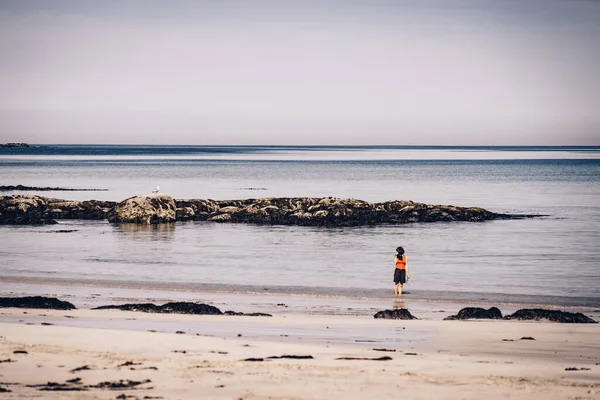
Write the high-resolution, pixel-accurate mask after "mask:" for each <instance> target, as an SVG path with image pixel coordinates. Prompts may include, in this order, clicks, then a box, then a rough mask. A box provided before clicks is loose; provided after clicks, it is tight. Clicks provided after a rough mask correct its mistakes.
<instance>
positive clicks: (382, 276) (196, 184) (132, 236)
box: [0, 146, 600, 306]
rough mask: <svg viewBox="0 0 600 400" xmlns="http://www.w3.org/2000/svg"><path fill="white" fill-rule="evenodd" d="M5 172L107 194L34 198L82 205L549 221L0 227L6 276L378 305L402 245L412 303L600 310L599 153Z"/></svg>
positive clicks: (72, 158) (124, 156) (15, 156)
mask: <svg viewBox="0 0 600 400" xmlns="http://www.w3.org/2000/svg"><path fill="white" fill-rule="evenodd" d="M0 176H1V182H0V184H1V185H17V184H22V185H30V186H61V187H71V188H105V189H108V191H102V192H41V193H39V194H41V195H43V196H50V197H59V198H67V199H73V200H83V199H102V200H117V201H118V200H123V199H125V198H127V197H130V196H133V195H136V194H145V193H149V192H150V191H151V190H153V189H155V188H156V186H160V188H161V192H165V193H168V194H170V195H172V196H173V197H175V198H213V199H234V198H256V197H271V196H286V197H291V196H315V197H316V196H319V197H320V196H334V197H341V198H356V199H363V200H367V201H385V200H393V199H409V200H414V201H419V202H426V203H434V204H453V205H458V206H480V207H484V208H487V209H489V210H492V211H496V212H512V213H535V214H543V215H546V216H545V217H541V218H536V219H528V220H514V221H490V222H485V223H436V224H409V225H399V226H379V227H354V228H314V227H289V226H285V227H284V226H273V227H264V226H252V225H241V224H235V225H228V224H215V223H207V222H190V223H176V224H171V225H162V226H158V227H139V226H131V225H111V224H108V223H106V222H100V221H91V222H90V221H87V222H86V221H61V222H60V224H59V225H53V226H43V227H33V226H23V227H13V226H0V243H1V245H0V260H1V263H0V282H1V280H2V278H4V279H5V280H7V279H8V278H11V279H14V278H16V277H25V278H31V279H37V280H40V281H43V280H44V279H47V280H52V279H54V280H66V281H70V282H75V283H81V284H86V283H92V282H95V283H99V282H100V283H102V282H104V283H110V284H116V285H123V286H125V287H132V288H133V287H137V286H143V285H148V286H152V287H163V288H169V287H173V288H191V289H194V288H196V289H198V288H199V289H207V290H208V289H214V290H223V291H231V292H237V291H248V290H250V291H257V290H259V291H278V292H284V293H286V292H289V293H298V294H319V295H324V296H336V295H346V296H365V297H381V296H387V295H391V294H392V288H391V287H392V285H393V283H392V275H393V263H392V258H393V254H394V249H395V248H396V247H397V246H399V245H402V246H404V248H405V249H406V251H407V256H408V260H409V268H410V271H411V275H412V278H413V279H411V281H410V282H409V283H408V284H407V289H408V291H409V292H410V295H412V296H415V297H422V298H431V299H436V298H443V299H450V300H451V299H463V298H464V299H500V300H506V301H520V300H523V299H525V300H526V301H529V302H543V303H556V304H572V305H591V306H600V229H599V227H600V147H569V148H567V147H538V148H521V147H503V148H479V147H243V146H241V147H197V146H196V147H193V146H167V147H158V146H40V147H34V148H29V149H0ZM5 194H13V193H10V192H8V193H5ZM58 230H76V231H75V232H70V233H58V232H56V231H58ZM410 295H409V296H410Z"/></svg>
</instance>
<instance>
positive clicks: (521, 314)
mask: <svg viewBox="0 0 600 400" xmlns="http://www.w3.org/2000/svg"><path fill="white" fill-rule="evenodd" d="M504 319H516V320H521V321H522V320H533V321H540V320H548V321H552V322H560V323H563V324H597V323H598V322H596V321H594V320H593V319H591V318H590V317H588V316H586V315H584V314H582V313H571V312H568V311H559V310H545V309H543V308H523V309H521V310H519V311H517V312H515V313H514V314H511V315H507V316H506V317H504Z"/></svg>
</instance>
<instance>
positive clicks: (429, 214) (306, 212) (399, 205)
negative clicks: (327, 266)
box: [176, 197, 532, 226]
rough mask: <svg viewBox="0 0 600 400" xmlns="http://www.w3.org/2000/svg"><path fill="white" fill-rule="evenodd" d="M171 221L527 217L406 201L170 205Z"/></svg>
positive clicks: (330, 222) (311, 222)
mask: <svg viewBox="0 0 600 400" xmlns="http://www.w3.org/2000/svg"><path fill="white" fill-rule="evenodd" d="M176 204H177V219H178V220H181V221H189V220H194V221H213V222H228V223H250V224H260V225H301V226H302V225H303V226H359V225H380V224H405V223H413V222H440V221H487V220H493V219H509V218H524V217H532V216H529V215H528V216H524V215H507V214H497V213H493V212H491V211H487V210H484V209H483V208H478V207H455V206H444V205H430V204H424V203H415V202H412V201H388V202H383V203H368V202H366V201H362V200H351V199H350V200H344V199H337V198H310V197H296V198H262V199H248V200H230V201H215V200H176Z"/></svg>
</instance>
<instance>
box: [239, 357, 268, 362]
mask: <svg viewBox="0 0 600 400" xmlns="http://www.w3.org/2000/svg"><path fill="white" fill-rule="evenodd" d="M242 361H253V362H261V361H265V359H264V358H246V359H245V360H242Z"/></svg>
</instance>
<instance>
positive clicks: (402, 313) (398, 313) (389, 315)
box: [373, 308, 418, 319]
mask: <svg viewBox="0 0 600 400" xmlns="http://www.w3.org/2000/svg"><path fill="white" fill-rule="evenodd" d="M373 318H375V319H418V318H417V317H415V316H413V315H412V314H411V313H410V311H408V310H407V309H405V308H400V309H397V310H383V311H378V312H377V313H376V314H375V315H373Z"/></svg>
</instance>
